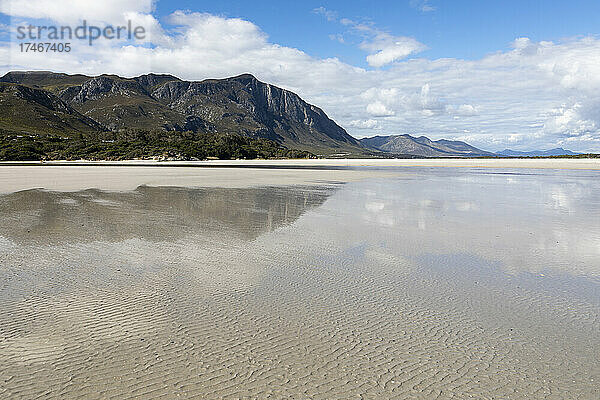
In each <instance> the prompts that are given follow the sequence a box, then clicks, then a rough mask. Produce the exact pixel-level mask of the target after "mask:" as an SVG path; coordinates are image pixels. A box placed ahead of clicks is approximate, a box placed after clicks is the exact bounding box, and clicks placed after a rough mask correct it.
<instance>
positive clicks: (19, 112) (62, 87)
mask: <svg viewBox="0 0 600 400" xmlns="http://www.w3.org/2000/svg"><path fill="white" fill-rule="evenodd" d="M122 130H162V131H167V132H175V133H176V132H194V133H203V134H210V133H218V134H235V135H241V136H246V137H250V138H261V139H269V140H272V141H274V142H276V143H278V144H280V145H282V146H285V147H287V148H290V149H297V150H304V151H310V152H313V153H315V154H334V153H353V154H363V153H365V150H364V148H363V147H362V146H361V145H360V143H359V141H358V140H357V139H355V138H353V137H352V136H350V135H349V134H348V133H347V132H346V131H345V130H344V129H343V128H342V127H340V126H339V125H338V124H336V123H335V122H334V121H333V120H331V119H330V118H329V117H328V116H327V115H326V114H325V113H324V112H323V110H321V109H320V108H318V107H316V106H313V105H311V104H308V103H306V102H305V101H304V100H302V99H301V98H300V97H299V96H298V95H296V94H294V93H292V92H290V91H288V90H284V89H281V88H278V87H276V86H273V85H270V84H267V83H263V82H261V81H259V80H257V79H256V78H255V77H254V76H252V75H247V74H246V75H240V76H236V77H233V78H227V79H209V80H204V81H200V82H190V81H183V80H181V79H179V78H176V77H174V76H171V75H157V74H148V75H142V76H138V77H134V78H123V77H119V76H116V75H101V76H96V77H92V76H85V75H67V74H60V73H53V72H38V71H36V72H28V71H26V72H9V73H7V74H6V75H4V76H3V77H1V78H0V131H3V132H11V133H15V134H23V133H24V134H35V135H56V134H59V135H61V136H66V137H70V136H77V135H86V136H91V137H94V136H95V135H100V134H101V135H102V137H103V138H104V139H108V140H110V139H111V137H110V134H111V133H116V132H119V131H122Z"/></svg>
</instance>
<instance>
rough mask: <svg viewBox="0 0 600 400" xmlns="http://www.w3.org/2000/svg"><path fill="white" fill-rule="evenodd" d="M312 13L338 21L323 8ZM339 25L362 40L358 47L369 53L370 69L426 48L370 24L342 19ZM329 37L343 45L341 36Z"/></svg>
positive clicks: (335, 14)
mask: <svg viewBox="0 0 600 400" xmlns="http://www.w3.org/2000/svg"><path fill="white" fill-rule="evenodd" d="M313 12H315V13H317V14H320V15H323V16H325V17H326V18H327V20H328V21H338V13H337V12H335V11H331V10H327V9H325V8H324V7H319V8H316V9H314V10H313ZM339 23H340V24H342V25H343V26H345V27H346V29H349V30H348V32H347V33H349V34H353V35H356V36H359V37H361V38H362V42H361V43H360V45H359V47H360V48H361V49H362V50H365V51H367V52H368V53H369V55H368V56H367V58H366V60H367V63H368V64H369V65H370V66H372V67H383V66H385V65H388V64H391V63H393V62H396V61H399V60H402V59H404V58H406V57H408V56H409V55H411V54H415V53H418V52H420V51H423V50H425V49H426V48H427V47H426V46H425V45H424V44H422V43H420V42H419V41H418V40H416V39H414V38H411V37H406V36H395V35H392V34H390V33H389V32H386V31H383V30H381V29H378V28H377V27H375V25H374V24H373V23H371V22H367V23H364V22H356V21H353V20H351V19H348V18H342V19H340V20H339ZM329 37H330V38H335V39H337V40H338V41H340V42H341V43H344V40H343V39H342V40H340V37H343V36H342V35H341V34H337V35H330V36H329Z"/></svg>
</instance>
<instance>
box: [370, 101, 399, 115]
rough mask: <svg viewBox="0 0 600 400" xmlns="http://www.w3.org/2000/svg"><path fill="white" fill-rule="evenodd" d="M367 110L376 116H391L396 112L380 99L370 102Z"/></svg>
mask: <svg viewBox="0 0 600 400" xmlns="http://www.w3.org/2000/svg"><path fill="white" fill-rule="evenodd" d="M367 112H368V113H369V114H370V115H372V116H374V117H391V116H392V115H394V114H395V112H394V111H392V110H390V109H388V108H387V106H386V105H385V104H383V103H382V102H380V101H376V102H373V103H369V104H368V105H367Z"/></svg>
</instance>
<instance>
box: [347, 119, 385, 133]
mask: <svg viewBox="0 0 600 400" xmlns="http://www.w3.org/2000/svg"><path fill="white" fill-rule="evenodd" d="M348 126H350V127H352V128H356V129H371V130H373V129H381V126H380V125H379V121H377V120H374V119H365V120H362V119H355V120H354V121H350V122H349V123H348Z"/></svg>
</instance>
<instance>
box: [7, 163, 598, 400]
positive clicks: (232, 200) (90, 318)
mask: <svg viewBox="0 0 600 400" xmlns="http://www.w3.org/2000/svg"><path fill="white" fill-rule="evenodd" d="M386 172H394V174H392V175H390V174H388V175H386V176H385V177H377V176H373V177H370V178H366V179H362V180H359V181H356V182H346V183H343V182H335V181H333V180H332V181H330V182H327V183H322V184H316V185H315V184H313V185H285V184H282V185H278V186H260V187H247V188H215V187H212V188H202V187H187V188H185V187H150V186H140V187H138V188H137V189H136V190H133V191H112V192H111V191H101V190H95V189H88V190H83V191H77V192H57V191H47V190H43V189H35V190H27V191H20V192H16V193H8V194H3V195H0V397H2V398H37V397H44V398H64V397H78V396H80V397H88V398H127V397H130V398H158V397H166V398H175V397H180V398H182V397H183V398H186V397H194V396H196V397H198V398H236V399H237V398H314V399H317V398H320V399H338V398H339V399H342V398H343V399H346V398H399V399H405V398H423V399H431V398H440V399H446V398H460V399H463V398H469V397H472V398H486V399H491V398H496V399H531V398H535V399H544V398H548V399H565V398H582V399H595V398H600V363H598V360H599V359H600V172H599V171H586V170H581V171H567V170H527V169H519V170H517V169H514V170H513V169H477V168H463V169H453V168H404V169H393V168H392V169H389V170H386ZM239 173H240V174H244V173H246V172H245V171H241V170H240V172H239ZM304 173H305V174H307V175H310V174H311V171H310V170H306V171H304Z"/></svg>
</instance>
